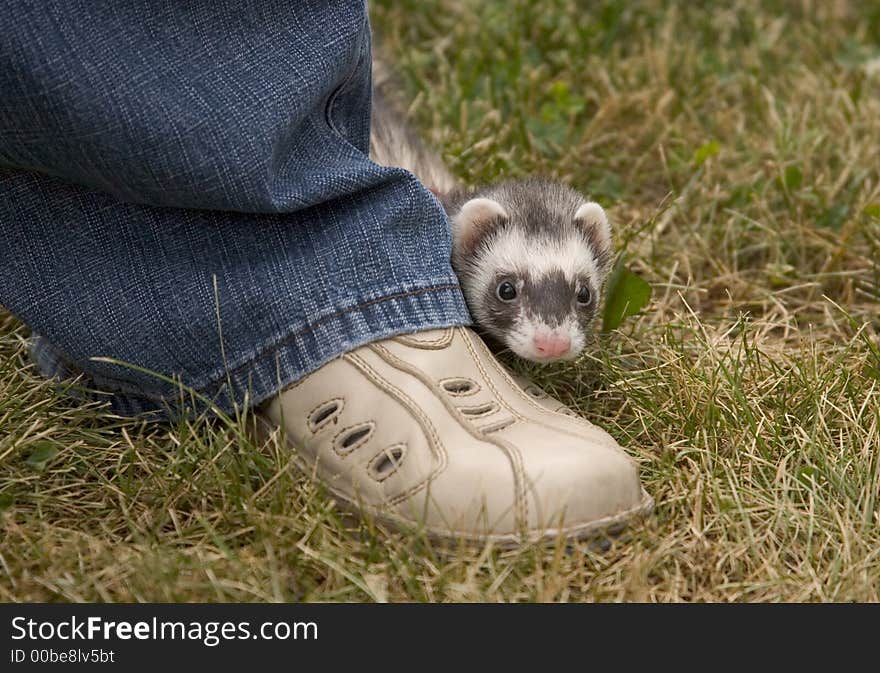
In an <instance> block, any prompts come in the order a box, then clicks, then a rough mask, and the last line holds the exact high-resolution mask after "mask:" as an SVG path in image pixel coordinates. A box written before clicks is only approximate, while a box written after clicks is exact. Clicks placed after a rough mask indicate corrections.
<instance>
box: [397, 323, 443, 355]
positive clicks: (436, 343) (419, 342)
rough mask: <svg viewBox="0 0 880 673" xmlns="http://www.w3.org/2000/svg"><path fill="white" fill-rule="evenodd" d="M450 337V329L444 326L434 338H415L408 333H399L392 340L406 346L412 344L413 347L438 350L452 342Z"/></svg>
mask: <svg viewBox="0 0 880 673" xmlns="http://www.w3.org/2000/svg"><path fill="white" fill-rule="evenodd" d="M452 338H453V334H452V329H451V328H449V327H446V328H444V329H443V330H442V331H441V333H440V336H438V337H437V338H436V339H417V338H415V337H413V336H412V335H410V334H401V335H400V336H397V337H394V340H395V341H398V342H400V343H402V344H405V345H407V346H412V347H413V348H422V349H426V350H439V349H440V348H445V347H446V346H447V345H449V344H450V343H452Z"/></svg>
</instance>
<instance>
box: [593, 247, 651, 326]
mask: <svg viewBox="0 0 880 673" xmlns="http://www.w3.org/2000/svg"><path fill="white" fill-rule="evenodd" d="M650 298H651V286H650V284H648V281H646V280H645V279H644V278H642V277H641V276H637V275H636V274H634V273H633V272H632V271H630V270H629V269H627V268H626V267H625V266H624V264H623V256H622V255H621V257H620V259H619V260H618V261H617V264H616V265H615V266H614V271H612V272H611V277H610V278H609V279H608V296H607V297H606V299H605V313H604V315H603V316H602V331H604V332H610V331H611V330H613V329H617V328H618V327H619V326H620V323H622V322H623V319H624V318H626V317H627V316H631V315H635V314H636V313H638V312H639V311H641V310H642V308H644V307H645V305H646V304H647V303H648V300H649V299H650Z"/></svg>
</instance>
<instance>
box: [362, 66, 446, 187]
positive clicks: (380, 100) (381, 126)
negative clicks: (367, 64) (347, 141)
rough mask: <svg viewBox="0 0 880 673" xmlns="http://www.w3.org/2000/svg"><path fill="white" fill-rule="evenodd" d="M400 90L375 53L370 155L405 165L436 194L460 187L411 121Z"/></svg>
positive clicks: (384, 162)
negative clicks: (407, 115) (410, 123)
mask: <svg viewBox="0 0 880 673" xmlns="http://www.w3.org/2000/svg"><path fill="white" fill-rule="evenodd" d="M400 91H402V89H401V88H400V86H398V84H397V81H396V79H395V77H394V74H393V72H392V71H391V68H390V67H389V66H388V65H387V62H386V61H385V60H384V59H383V58H382V56H381V55H380V54H375V53H374V56H373V96H372V107H371V110H370V117H371V121H370V158H371V159H372V160H373V161H375V162H376V163H377V164H382V165H383V166H399V167H401V168H405V169H406V170H408V171H410V172H411V173H414V174H415V175H416V177H417V178H419V180H421V182H422V183H423V184H424V185H425V186H426V187H428V188H429V189H431V190H432V191H434V192H435V193H438V194H446V193H448V192H450V191H452V190H453V189H454V188H455V187H456V186H457V183H456V180H455V178H454V177H453V176H452V173H451V172H450V171H449V169H448V168H447V167H446V164H445V163H443V160H442V159H441V158H440V155H439V154H438V153H437V152H436V151H434V150H433V149H432V148H430V147H428V146H427V145H426V144H425V143H424V142H423V141H422V139H421V138H420V137H419V135H418V133H416V132H415V130H414V129H413V128H412V127H411V126H410V125H409V123H408V122H407V119H406V113H405V112H404V110H405V106H404V103H403V100H402V97H401V94H400Z"/></svg>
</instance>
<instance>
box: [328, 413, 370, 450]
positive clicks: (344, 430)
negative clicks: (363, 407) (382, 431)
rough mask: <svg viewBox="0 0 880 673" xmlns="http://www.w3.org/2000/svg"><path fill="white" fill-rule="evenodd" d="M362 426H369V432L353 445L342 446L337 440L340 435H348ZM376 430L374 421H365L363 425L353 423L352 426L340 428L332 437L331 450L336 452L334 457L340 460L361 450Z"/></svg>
mask: <svg viewBox="0 0 880 673" xmlns="http://www.w3.org/2000/svg"><path fill="white" fill-rule="evenodd" d="M364 426H369V428H370V431H369V432H368V433H367V434H366V435H364V436H363V437H361V438H360V439H359V440H357V441H356V442H355V443H354V444H349V445H348V446H342V445H341V444H340V442H339V438H340V437H342V435H345V434H348V433H350V432H351V431H352V430H355V429H359V428H363V427H364ZM375 430H376V423H375V421H365V422H363V423H355V424H354V425H349V426H348V427H346V428H342V430H340V431H339V432H337V433H336V434H335V435H333V450H334V451H335V452H336V455H337V456H339V457H340V458H347V457H348V456H350V455H351V454H352V453H354V452H355V451H356V450H357V449H359V448H361V447H362V446H363V445H364V444H366V443H367V442H368V441H370V438H371V437H372V436H373V433H374V432H375Z"/></svg>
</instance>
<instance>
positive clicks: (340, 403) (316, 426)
mask: <svg viewBox="0 0 880 673" xmlns="http://www.w3.org/2000/svg"><path fill="white" fill-rule="evenodd" d="M331 402H336V409H334V410H333V411H331V412H330V414H329V415H328V416H327V417H326V418H323V419H321V422H320V423H313V422H312V416H314V414H315V412H316V411H318V409H320V408H321V407H326V406H328V405H329V404H330V403H331ZM344 408H345V399H344V398H342V397H331V398H330V399H329V400H324V401H323V402H319V403H318V404H316V405H315V406H314V407H312V409H311V410H310V411H308V412H307V413H306V424H307V425H308V426H309V430H311V432H312V434H317V433H319V432H320V431H321V430H322V429H323V428H324V427H326V426H327V425H328V424H329V423H330V422H331V421H332V420H333V419H334V418H336V417H337V416H338V415H339V414H340V413H342V410H343V409H344Z"/></svg>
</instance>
